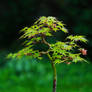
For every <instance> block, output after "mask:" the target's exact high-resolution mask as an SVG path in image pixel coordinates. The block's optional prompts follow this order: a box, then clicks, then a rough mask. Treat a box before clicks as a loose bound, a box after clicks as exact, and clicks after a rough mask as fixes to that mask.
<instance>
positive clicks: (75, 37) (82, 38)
mask: <svg viewBox="0 0 92 92" xmlns="http://www.w3.org/2000/svg"><path fill="white" fill-rule="evenodd" d="M67 39H70V40H72V41H81V42H84V43H86V42H87V39H86V38H85V36H77V35H76V36H73V35H70V36H68V37H67Z"/></svg>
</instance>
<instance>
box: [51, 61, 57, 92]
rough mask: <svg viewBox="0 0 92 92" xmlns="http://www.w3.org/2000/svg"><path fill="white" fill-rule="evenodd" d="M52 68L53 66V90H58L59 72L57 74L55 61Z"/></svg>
mask: <svg viewBox="0 0 92 92" xmlns="http://www.w3.org/2000/svg"><path fill="white" fill-rule="evenodd" d="M52 68H53V91H52V92H56V87H57V74H56V67H55V64H54V63H52Z"/></svg>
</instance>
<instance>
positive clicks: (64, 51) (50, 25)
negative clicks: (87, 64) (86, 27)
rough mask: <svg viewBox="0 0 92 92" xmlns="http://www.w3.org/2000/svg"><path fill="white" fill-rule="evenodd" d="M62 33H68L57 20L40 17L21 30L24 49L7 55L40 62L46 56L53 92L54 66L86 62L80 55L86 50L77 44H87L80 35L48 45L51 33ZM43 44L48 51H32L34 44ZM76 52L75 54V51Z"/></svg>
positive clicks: (55, 82) (55, 81)
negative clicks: (51, 75)
mask: <svg viewBox="0 0 92 92" xmlns="http://www.w3.org/2000/svg"><path fill="white" fill-rule="evenodd" d="M57 31H62V32H64V33H68V30H67V29H66V28H65V27H64V24H63V23H62V22H61V21H59V20H57V19H56V18H55V17H51V16H49V17H45V16H42V17H40V18H39V19H38V20H37V21H36V22H35V23H34V24H33V25H32V26H31V27H25V28H23V29H22V30H21V32H23V33H24V34H23V35H22V36H21V37H20V38H23V39H26V41H25V42H24V44H25V47H24V48H23V49H22V50H20V51H18V52H17V53H14V54H12V53H11V54H9V55H8V57H9V58H10V57H11V58H22V57H23V56H30V57H31V56H32V57H34V58H37V59H39V60H41V59H42V58H43V54H44V55H47V56H48V58H49V61H50V63H51V65H52V69H53V92H56V84H57V73H56V67H55V64H59V63H63V62H64V63H66V64H70V63H72V62H75V63H76V62H78V61H81V62H82V61H86V60H85V59H84V58H82V57H81V55H87V50H85V49H84V48H81V47H80V45H78V44H77V42H78V41H80V42H84V43H87V39H86V38H85V37H84V36H82V35H76V36H74V35H69V36H67V37H66V38H65V41H63V42H62V41H56V42H55V43H50V42H48V41H47V37H53V36H54V35H53V33H55V32H57ZM38 43H39V44H45V45H47V46H48V49H47V50H46V51H45V50H39V49H34V45H35V44H38ZM75 49H76V50H77V52H76V51H75Z"/></svg>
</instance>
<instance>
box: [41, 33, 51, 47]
mask: <svg viewBox="0 0 92 92" xmlns="http://www.w3.org/2000/svg"><path fill="white" fill-rule="evenodd" d="M42 42H43V43H44V44H46V45H48V46H49V47H50V44H49V43H48V42H47V41H46V40H45V35H43V34H42Z"/></svg>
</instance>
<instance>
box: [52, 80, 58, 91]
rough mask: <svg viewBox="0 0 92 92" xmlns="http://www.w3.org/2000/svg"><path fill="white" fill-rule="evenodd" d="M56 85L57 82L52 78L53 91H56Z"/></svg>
mask: <svg viewBox="0 0 92 92" xmlns="http://www.w3.org/2000/svg"><path fill="white" fill-rule="evenodd" d="M56 85H57V83H56V80H55V79H54V80H53V92H56Z"/></svg>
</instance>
